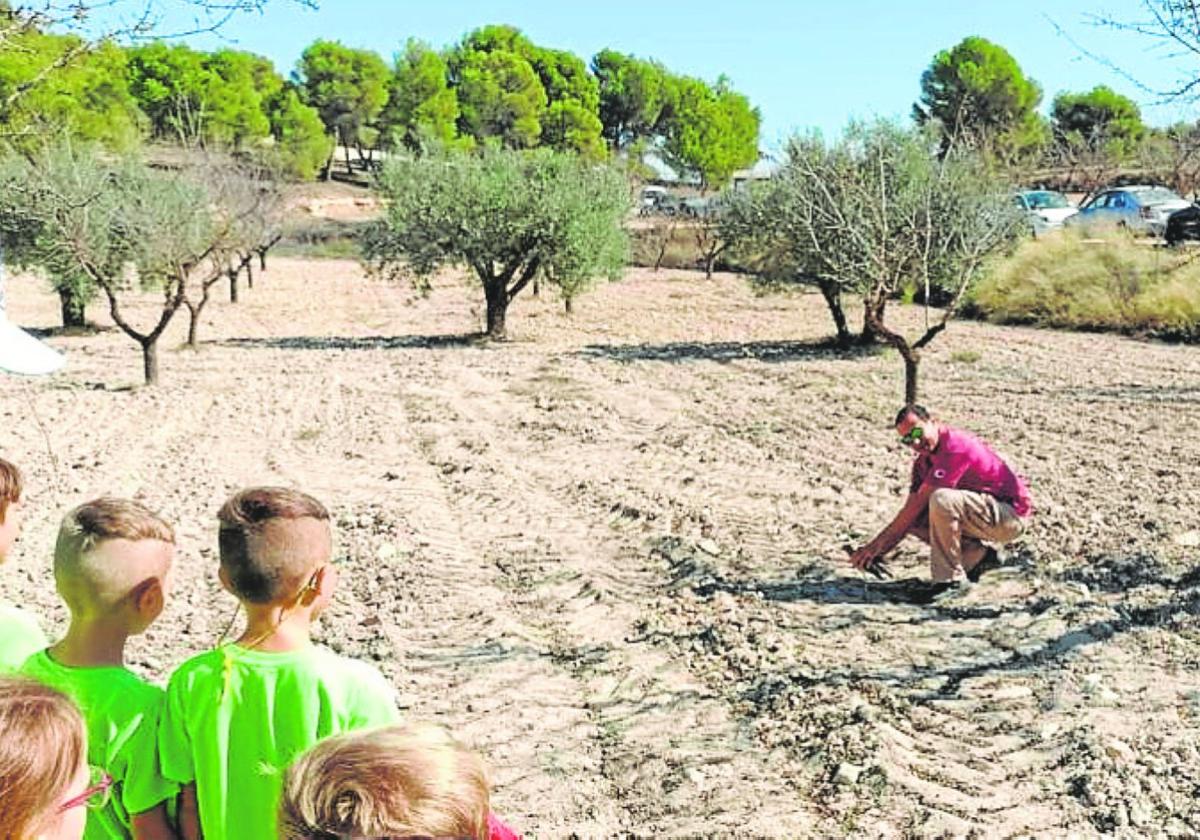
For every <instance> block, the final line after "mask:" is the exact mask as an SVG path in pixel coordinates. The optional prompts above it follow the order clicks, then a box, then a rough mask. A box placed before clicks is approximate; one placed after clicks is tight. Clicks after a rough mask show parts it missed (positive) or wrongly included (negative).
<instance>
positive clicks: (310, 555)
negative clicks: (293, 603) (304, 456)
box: [217, 487, 332, 604]
mask: <svg viewBox="0 0 1200 840" xmlns="http://www.w3.org/2000/svg"><path fill="white" fill-rule="evenodd" d="M217 519H218V520H219V521H220V530H219V532H218V534H217V544H218V546H219V547H220V554H221V569H222V571H223V572H224V573H225V578H226V580H227V583H228V586H229V588H230V589H231V590H232V591H233V594H234V595H236V596H237V597H238V598H240V599H241V600H243V601H249V602H251V603H254V604H272V603H276V602H278V601H280V600H281V599H285V598H288V597H290V596H292V595H294V594H295V590H296V589H297V588H298V587H300V586H301V585H303V583H304V579H305V578H306V577H307V576H308V575H309V574H311V573H312V571H313V570H314V569H315V568H316V567H317V566H319V565H320V564H321V563H324V562H328V560H329V554H330V546H331V540H332V536H331V534H330V529H329V511H328V510H326V509H325V506H324V505H323V504H321V503H320V502H319V501H317V500H316V499H314V498H313V497H312V496H310V495H308V494H307V493H302V492H300V491H299V490H292V489H290V488H287V487H250V488H247V489H245V490H242V491H240V492H238V493H235V494H234V495H233V496H232V497H230V499H229V500H228V501H227V502H225V504H224V505H222V506H221V510H220V511H219V512H218V513H217ZM305 520H307V521H308V522H309V523H310V526H311V524H312V523H316V527H315V528H313V527H308V528H305V527H304V526H302V525H301V524H300V523H302V522H304V521H305Z"/></svg>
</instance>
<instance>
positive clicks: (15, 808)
mask: <svg viewBox="0 0 1200 840" xmlns="http://www.w3.org/2000/svg"><path fill="white" fill-rule="evenodd" d="M86 752H87V741H86V735H85V731H84V728H83V718H82V717H81V716H80V714H79V710H78V709H77V708H76V707H75V704H74V703H72V702H71V700H70V699H68V698H67V696H66V695H65V694H62V693H60V692H58V691H55V690H54V689H52V688H49V687H47V686H44V685H42V684H41V683H38V682H34V681H33V680H28V679H24V678H21V677H0V837H5V838H9V837H28V836H31V834H32V833H33V832H34V831H37V829H38V828H39V825H38V823H39V822H40V821H41V820H42V819H44V818H45V817H46V816H47V815H48V814H52V813H53V811H54V810H55V806H56V805H57V804H58V802H59V801H60V800H61V799H62V798H63V797H64V796H65V795H66V793H67V791H68V790H69V788H70V786H71V782H72V781H73V780H74V779H75V776H76V774H77V773H78V772H79V769H80V767H81V765H82V764H83V761H84V756H85V754H86Z"/></svg>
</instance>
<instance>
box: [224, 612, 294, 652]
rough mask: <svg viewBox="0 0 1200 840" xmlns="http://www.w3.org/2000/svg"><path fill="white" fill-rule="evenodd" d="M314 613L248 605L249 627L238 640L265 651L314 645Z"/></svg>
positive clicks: (287, 649) (254, 648)
mask: <svg viewBox="0 0 1200 840" xmlns="http://www.w3.org/2000/svg"><path fill="white" fill-rule="evenodd" d="M311 632H312V617H311V616H310V615H309V613H308V611H307V610H297V609H291V610H286V609H284V608H282V607H274V606H267V607H259V606H250V605H246V630H245V631H244V632H243V633H242V635H241V636H239V637H238V640H237V644H238V645H240V646H241V647H244V648H247V649H249V650H261V651H264V652H266V653H288V652H290V651H295V650H303V649H305V648H308V647H312V637H311V635H310V634H311Z"/></svg>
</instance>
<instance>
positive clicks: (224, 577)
mask: <svg viewBox="0 0 1200 840" xmlns="http://www.w3.org/2000/svg"><path fill="white" fill-rule="evenodd" d="M217 579H218V580H219V581H221V587H222V588H223V589H224V590H225V591H226V592H228V593H229V594H230V595H234V594H236V593H235V592H234V591H233V586H232V585H231V584H230V583H229V573H228V572H226V571H225V567H224V566H221V567H219V568H218V569H217Z"/></svg>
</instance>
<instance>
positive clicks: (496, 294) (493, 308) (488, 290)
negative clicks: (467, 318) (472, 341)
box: [483, 279, 508, 341]
mask: <svg viewBox="0 0 1200 840" xmlns="http://www.w3.org/2000/svg"><path fill="white" fill-rule="evenodd" d="M506 285H507V284H506V283H505V282H504V281H503V280H502V279H492V280H489V281H488V282H487V283H485V284H484V287H483V289H484V294H485V295H486V296H487V335H488V338H491V339H495V340H496V341H503V340H504V339H506V338H508V333H507V331H506V329H505V325H504V316H505V315H506V314H507V313H508V290H507V289H506V288H505V286H506Z"/></svg>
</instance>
